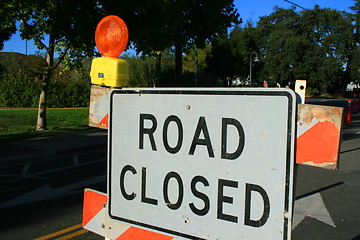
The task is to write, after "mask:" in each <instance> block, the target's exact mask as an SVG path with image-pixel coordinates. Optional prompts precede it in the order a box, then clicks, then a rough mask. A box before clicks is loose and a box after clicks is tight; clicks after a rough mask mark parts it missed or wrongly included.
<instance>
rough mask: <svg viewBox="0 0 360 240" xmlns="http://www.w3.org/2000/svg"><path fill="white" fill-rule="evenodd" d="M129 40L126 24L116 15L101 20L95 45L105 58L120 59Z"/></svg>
mask: <svg viewBox="0 0 360 240" xmlns="http://www.w3.org/2000/svg"><path fill="white" fill-rule="evenodd" d="M128 39H129V33H128V29H127V27H126V24H125V22H124V21H123V20H122V19H121V18H119V17H118V16H115V15H109V16H106V17H104V18H103V19H101V21H100V22H99V24H98V25H97V27H96V31H95V43H96V46H97V48H98V49H99V51H100V53H101V55H102V56H104V57H118V56H119V55H120V54H121V53H122V52H123V51H124V49H125V47H126V45H127V43H128Z"/></svg>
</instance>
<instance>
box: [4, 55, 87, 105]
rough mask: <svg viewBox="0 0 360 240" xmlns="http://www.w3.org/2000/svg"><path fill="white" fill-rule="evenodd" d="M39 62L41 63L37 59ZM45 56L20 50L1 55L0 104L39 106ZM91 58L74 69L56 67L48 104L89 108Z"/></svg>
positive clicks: (50, 84) (50, 85) (50, 86)
mask: <svg viewBox="0 0 360 240" xmlns="http://www.w3.org/2000/svg"><path fill="white" fill-rule="evenodd" d="M36 61H38V62H36ZM42 64H43V58H41V57H39V56H36V57H35V56H34V55H30V56H26V55H23V54H19V53H1V54H0V107H2V108H22V107H23V108H37V106H38V101H39V96H40V91H41V77H42V69H41V66H42ZM89 64H90V61H84V66H83V67H82V68H80V69H76V70H72V71H64V70H62V69H61V68H59V69H56V71H54V73H53V77H52V79H51V81H50V83H49V91H48V99H47V101H48V102H47V107H50V108H55V107H58V108H63V107H88V106H89V101H90V86H91V83H90V76H89V72H90V70H89V69H90V65H89Z"/></svg>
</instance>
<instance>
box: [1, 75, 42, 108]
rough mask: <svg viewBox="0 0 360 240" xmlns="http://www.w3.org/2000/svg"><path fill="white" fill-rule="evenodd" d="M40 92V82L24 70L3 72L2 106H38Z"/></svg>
mask: <svg viewBox="0 0 360 240" xmlns="http://www.w3.org/2000/svg"><path fill="white" fill-rule="evenodd" d="M39 92H40V84H39V82H35V81H34V79H33V78H30V77H29V75H27V74H26V73H25V72H24V71H21V70H20V71H18V72H17V73H15V74H3V75H2V76H1V80H0V107H36V106H37V102H38V98H39Z"/></svg>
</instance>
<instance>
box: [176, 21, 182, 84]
mask: <svg viewBox="0 0 360 240" xmlns="http://www.w3.org/2000/svg"><path fill="white" fill-rule="evenodd" d="M182 35H183V32H182V24H181V23H180V24H179V26H178V27H177V28H176V36H177V37H176V41H175V86H176V87H181V86H182V49H183V43H182Z"/></svg>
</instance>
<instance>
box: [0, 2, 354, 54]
mask: <svg viewBox="0 0 360 240" xmlns="http://www.w3.org/2000/svg"><path fill="white" fill-rule="evenodd" d="M289 1H290V2H293V3H296V4H298V5H300V6H301V7H303V8H313V7H314V5H316V4H317V5H319V6H320V7H322V8H331V9H338V10H345V11H349V12H350V10H349V7H351V6H352V5H354V0H289ZM235 6H236V8H237V9H238V12H239V13H240V17H241V18H242V19H243V21H244V22H246V21H250V22H253V23H256V22H257V21H258V20H259V17H262V16H266V15H269V14H271V12H272V11H273V9H274V7H275V6H279V7H282V8H291V6H292V5H291V4H290V3H288V2H286V1H284V0H235ZM27 49H28V50H27V53H28V54H35V53H36V51H38V50H37V49H36V47H35V46H34V44H33V42H32V41H28V42H27ZM2 52H20V53H23V54H25V53H26V41H23V40H21V38H20V36H19V34H15V35H13V37H12V38H11V40H9V41H7V42H5V45H4V49H3V50H2Z"/></svg>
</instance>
